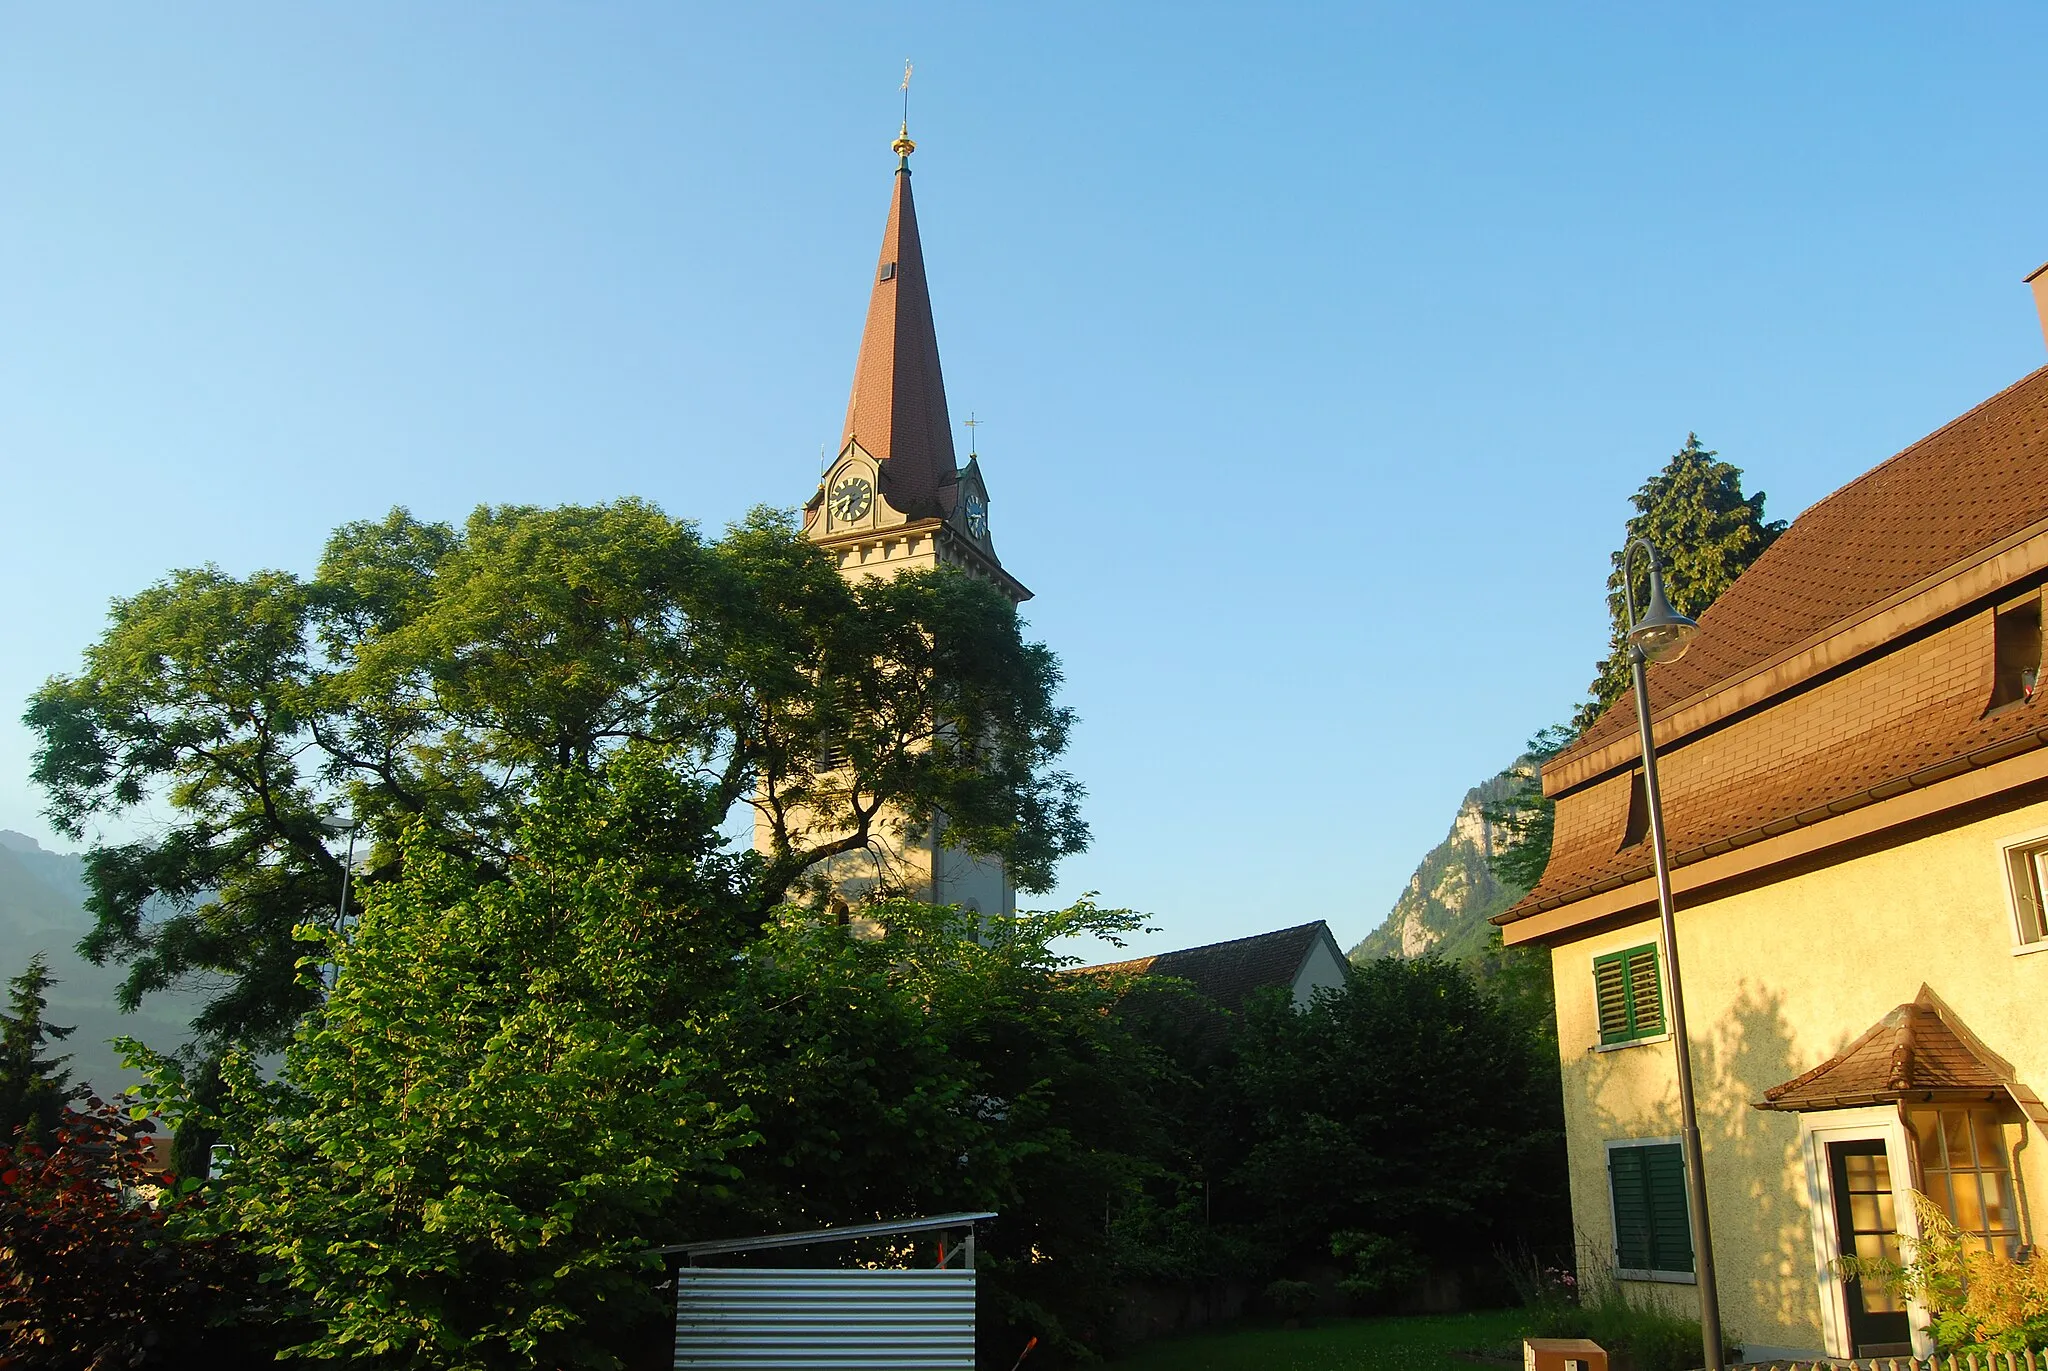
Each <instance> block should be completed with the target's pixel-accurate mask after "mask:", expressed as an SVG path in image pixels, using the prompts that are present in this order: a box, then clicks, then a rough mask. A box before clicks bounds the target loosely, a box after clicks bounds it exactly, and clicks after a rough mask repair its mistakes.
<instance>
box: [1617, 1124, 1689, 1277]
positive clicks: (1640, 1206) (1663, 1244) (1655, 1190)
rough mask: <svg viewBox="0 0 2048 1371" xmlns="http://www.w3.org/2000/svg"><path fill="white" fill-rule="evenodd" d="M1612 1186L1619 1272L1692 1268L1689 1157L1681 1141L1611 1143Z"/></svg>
mask: <svg viewBox="0 0 2048 1371" xmlns="http://www.w3.org/2000/svg"><path fill="white" fill-rule="evenodd" d="M1607 1186H1608V1193H1609V1197H1610V1198H1611V1200H1612V1201H1613V1205H1614V1267H1615V1274H1617V1275H1621V1276H1632V1277H1635V1278H1638V1279H1644V1278H1652V1279H1654V1278H1658V1277H1663V1278H1672V1277H1683V1276H1690V1275H1691V1274H1692V1227H1691V1224H1690V1215H1689V1211H1688V1209H1687V1208H1686V1198H1685V1158H1684V1155H1683V1154H1682V1153H1680V1151H1679V1150H1678V1144H1677V1143H1609V1144H1608V1146H1607Z"/></svg>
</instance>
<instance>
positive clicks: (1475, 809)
mask: <svg viewBox="0 0 2048 1371" xmlns="http://www.w3.org/2000/svg"><path fill="white" fill-rule="evenodd" d="M1529 766H1530V763H1529V762H1528V761H1527V760H1526V759H1524V760H1520V761H1517V762H1516V763H1515V764H1514V765H1513V766H1511V767H1509V768H1508V769H1507V770H1505V771H1502V772H1500V773H1499V774H1498V775H1495V776H1493V777H1491V778H1490V779H1488V780H1486V781H1483V782H1481V783H1480V784H1479V785H1476V786H1474V787H1473V788H1472V789H1470V790H1468V791H1466V792H1465V800H1464V803H1462V804H1460V805H1459V806H1458V813H1457V817H1456V818H1455V819H1453V820H1452V822H1451V831H1450V832H1449V833H1448V834H1446V835H1445V837H1444V840H1443V841H1442V842H1440V843H1438V844H1437V845H1436V846H1435V847H1433V848H1431V849H1430V850H1429V853H1428V855H1426V856H1424V857H1423V859H1422V864H1421V865H1420V866H1418V867H1416V868H1415V874H1414V875H1413V876H1411V877H1409V878H1408V888H1407V889H1406V890H1403V891H1402V892H1401V897H1400V898H1399V899H1398V900H1396V901H1395V902H1394V908H1393V909H1392V911H1391V912H1389V913H1388V915H1387V918H1386V922H1384V923H1382V924H1381V925H1380V926H1379V927H1378V928H1376V929H1374V930H1373V931H1372V932H1370V933H1368V934H1366V936H1365V938H1364V940H1363V941H1361V942H1360V943H1359V944H1358V946H1356V947H1354V948H1352V949H1351V959H1352V960H1353V961H1365V960H1368V959H1370V958H1374V957H1420V956H1423V955H1425V954H1427V953H1432V952H1433V953H1436V954H1437V955H1439V956H1442V957H1445V958H1448V959H1450V960H1452V961H1470V960H1473V959H1475V958H1478V957H1481V956H1484V955H1485V954H1486V953H1487V952H1488V950H1489V949H1490V948H1491V946H1492V941H1493V929H1492V926H1491V925H1490V924H1488V923H1487V920H1488V919H1489V918H1491V917H1492V916H1493V915H1495V914H1498V913H1500V911H1502V910H1503V909H1506V908H1507V907H1508V906H1509V905H1511V904H1513V903H1514V902H1515V901H1516V900H1518V899H1520V898H1521V897H1522V895H1523V893H1524V892H1523V891H1522V890H1521V889H1520V888H1519V887H1517V886H1510V885H1503V884H1502V883H1501V881H1500V879H1499V878H1498V877H1496V876H1495V875H1494V874H1493V869H1492V867H1491V866H1489V865H1488V861H1487V859H1488V858H1490V857H1491V856H1493V854H1494V853H1495V852H1496V851H1497V850H1498V844H1499V842H1500V836H1499V834H1498V833H1497V832H1496V831H1495V829H1494V826H1493V825H1492V824H1491V823H1489V822H1488V821H1487V818H1486V815H1485V814H1484V813H1483V810H1484V809H1485V808H1486V807H1487V806H1489V805H1493V804H1496V803H1498V802H1499V801H1500V800H1502V799H1504V798H1506V797H1507V795H1508V794H1509V793H1510V792H1511V791H1513V790H1514V788H1515V787H1516V786H1517V785H1518V784H1520V783H1521V781H1522V778H1523V777H1525V776H1527V775H1528V774H1529Z"/></svg>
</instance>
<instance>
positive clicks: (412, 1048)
mask: <svg viewBox="0 0 2048 1371" xmlns="http://www.w3.org/2000/svg"><path fill="white" fill-rule="evenodd" d="M694 802H695V795H694V793H693V791H692V790H691V789H690V787H688V786H687V785H684V784H682V783H679V782H678V781H677V780H676V778H674V777H673V776H672V775H670V774H668V773H667V772H666V771H665V770H663V769H662V768H660V767H659V766H654V765H648V764H645V763H642V762H641V761H640V760H639V759H637V758H634V757H631V756H628V757H625V758H622V759H619V760H617V761H615V762H613V763H612V764H611V765H609V766H608V767H607V768H605V771H604V774H603V775H602V776H601V777H596V778H594V777H591V776H588V775H585V774H583V773H579V772H574V771H563V772H558V773H556V774H555V775H554V776H552V777H550V778H549V779H548V780H547V781H545V782H544V783H543V785H542V794H541V796H540V797H538V799H537V801H536V803H534V804H531V805H529V806H528V814H527V822H526V824H525V825H524V826H523V827H522V829H521V830H520V831H519V832H518V833H517V834H516V835H515V841H514V847H515V851H516V853H517V859H516V860H514V861H513V862H511V863H510V864H509V865H508V866H507V867H506V869H505V871H504V874H503V875H501V876H499V877H498V878H496V879H495V880H491V881H488V882H486V883H483V884H481V885H480V884H479V882H478V873H477V870H476V868H475V866H474V865H473V864H470V863H466V862H464V861H463V860H462V859H460V858H457V857H454V856H451V855H449V854H448V853H447V852H445V851H444V850H442V848H441V846H440V843H439V842H438V840H437V839H435V838H433V837H430V836H429V835H428V833H427V829H426V825H425V824H424V823H419V824H416V825H415V826H414V827H413V828H412V829H411V830H410V831H409V832H408V834H407V835H406V837H405V839H404V840H403V842H402V844H401V857H402V861H401V862H400V866H401V867H402V874H401V875H399V876H396V877H394V878H392V879H390V880H386V881H383V882H380V883H378V884H377V885H376V886H374V887H373V888H372V889H371V890H370V891H369V893H368V895H367V899H366V908H365V912H364V914H363V917H362V920H361V921H360V923H359V924H357V925H356V927H355V928H354V930H353V931H352V934H351V935H350V936H348V937H343V936H341V935H339V934H336V933H333V932H331V931H328V930H324V929H322V928H319V927H317V926H305V927H302V929H301V931H300V941H299V943H298V948H299V950H300V951H301V953H302V954H303V962H302V965H301V967H300V971H301V974H302V975H304V976H305V977H306V979H308V980H309V981H317V980H318V979H320V978H321V976H322V973H323V967H324V966H325V965H331V967H332V972H331V974H332V979H333V989H332V992H331V993H330V994H329V995H328V996H327V998H326V1001H325V1003H324V1004H323V1006H322V1007H321V1010H320V1012H319V1013H318V1014H316V1015H311V1016H308V1017H307V1018H306V1019H305V1020H304V1021H302V1023H301V1025H300V1028H299V1031H298V1034H297V1036H296V1037H295V1039H294V1040H293V1042H292V1044H291V1046H290V1047H289V1048H288V1049H287V1050H286V1053H285V1059H284V1065H283V1069H282V1071H281V1072H280V1073H279V1075H278V1076H277V1078H276V1079H275V1080H272V1081H268V1082H266V1081H264V1080H262V1079H261V1078H260V1077H259V1076H258V1074H257V1072H256V1070H255V1069H254V1063H253V1061H252V1059H251V1058H250V1057H249V1056H248V1055H247V1054H246V1052H240V1051H238V1052H236V1053H233V1054H231V1055H230V1056H229V1057H228V1058H227V1060H226V1061H225V1063H224V1064H223V1071H222V1074H223V1077H224V1079H225V1081H226V1091H225V1100H224V1102H223V1104H222V1106H221V1109H220V1113H219V1114H218V1116H216V1117H215V1118H213V1119H211V1120H209V1121H208V1122H209V1123H211V1124H212V1125H213V1126H214V1127H215V1128H217V1129H218V1130H219V1132H220V1136H221V1138H222V1139H223V1141H224V1142H225V1143H226V1144H227V1145H228V1146H230V1147H231V1148H232V1149H233V1160H232V1161H231V1162H229V1163H228V1164H227V1166H226V1169H225V1173H224V1175H223V1177H222V1179H221V1181H220V1182H219V1183H218V1184H217V1185H215V1186H214V1187H213V1188H212V1195H211V1200H212V1202H211V1203H210V1204H209V1205H208V1206H207V1207H206V1208H205V1209H203V1210H201V1211H199V1213H198V1214H197V1215H196V1216H195V1217H194V1219H193V1220H192V1222H191V1224H190V1225H189V1227H188V1233H189V1235H191V1236H201V1237H227V1238H231V1239H233V1240H234V1241H235V1242H236V1243H237V1244H238V1245H240V1246H241V1247H243V1248H244V1249H245V1250H248V1251H250V1252H253V1253H254V1254H256V1255H257V1256H258V1257H259V1258H261V1259H262V1260H264V1261H265V1262H266V1263H268V1264H269V1265H270V1267H271V1268H272V1270H274V1271H275V1272H276V1273H277V1277H278V1280H277V1283H278V1284H279V1285H280V1286H281V1287H282V1288H283V1289H284V1290H285V1291H287V1292H288V1296H287V1298H286V1299H285V1300H284V1301H283V1303H282V1304H281V1305H280V1307H279V1310H278V1312H279V1314H280V1315H281V1316H282V1317H283V1319H284V1322H285V1325H286V1330H285V1331H286V1332H287V1335H288V1336H289V1337H290V1338H291V1339H292V1340H293V1341H292V1346H291V1347H290V1348H289V1349H288V1351H287V1353H286V1355H300V1356H309V1357H314V1358H321V1359H335V1358H338V1359H342V1360H359V1361H362V1362H364V1363H366V1364H367V1363H371V1362H375V1363H377V1364H380V1365H381V1364H389V1365H398V1366H418V1367H451V1368H454V1367H462V1368H486V1367H498V1366H506V1367H512V1366H560V1367H572V1366H598V1367H609V1366H615V1365H617V1364H618V1343H619V1339H620V1337H621V1336H622V1335H623V1330H625V1329H626V1328H628V1327H630V1325H632V1323H633V1322H634V1321H635V1319H636V1317H638V1318H645V1317H646V1316H649V1315H652V1314H654V1313H656V1312H657V1310H658V1304H657V1301H656V1299H655V1296H654V1294H653V1289H652V1287H653V1283H654V1281H655V1280H656V1279H658V1276H650V1275H649V1274H648V1269H649V1267H650V1266H655V1267H657V1268H658V1263H657V1262H655V1261H654V1260H653V1259H652V1258H650V1257H649V1256H648V1255H647V1253H646V1250H645V1249H646V1248H647V1247H648V1246H649V1245H651V1243H652V1242H654V1241H658V1238H655V1237H653V1236H652V1235H653V1234H654V1233H656V1232H657V1231H659V1226H660V1224H661V1216H662V1215H663V1213H664V1211H665V1210H666V1209H668V1208H669V1207H670V1206H671V1205H673V1204H674V1203H676V1202H677V1201H678V1198H679V1196H683V1195H686V1194H689V1193H691V1192H693V1191H694V1190H695V1189H696V1188H699V1187H702V1188H705V1189H707V1190H711V1191H715V1190H716V1189H717V1187H719V1186H721V1185H723V1184H724V1183H725V1182H726V1181H728V1180H729V1179H730V1178H731V1175H732V1172H731V1169H730V1167H728V1166H726V1165H725V1164H724V1161H723V1158H724V1155H725V1152H726V1151H727V1150H728V1149H729V1148H731V1147H733V1146H735V1145H737V1144H740V1143H743V1142H745V1141H746V1140H747V1133H746V1129H745V1115H744V1113H742V1112H739V1111H729V1110H723V1109H720V1108H719V1107H718V1106H717V1105H716V1104H715V1103H713V1102H710V1101H708V1100H706V1099H705V1098H704V1095H703V1093H702V1090H701V1082H702V1080H703V1078H704V1077H705V1075H706V1071H705V1066H704V1062H703V1059H702V1054H701V1051H700V1048H699V1045H698V1042H697V1038H696V1035H695V1033H694V1032H693V1031H692V1030H691V1029H690V1028H689V1027H688V1024H687V1020H688V1017H689V1015H690V1014H691V1012H692V1009H693V1006H694V1003H695V1001H696V1000H697V999H698V998H699V997H700V996H702V995H703V994H704V993H705V992H706V989H707V987H710V986H715V985H717V984H718V983H719V982H720V981H721V980H722V979H724V977H725V975H726V971H725V968H726V967H727V965H728V963H729V960H730V959H729V957H728V956H726V955H724V954H723V949H722V948H721V946H720V945H719V942H718V939H719V935H720V930H719V929H718V927H717V923H718V921H717V919H716V918H715V917H714V918H710V919H707V918H706V917H704V916H703V915H702V914H701V913H700V912H699V911H698V910H696V909H693V908H691V907H690V906H689V905H686V904H685V905H678V904H676V903H675V902H674V900H673V897H674V894H675V886H674V882H673V880H672V875H673V873H672V872H668V871H663V870H661V869H659V867H656V868H655V869H653V870H649V869H645V868H643V867H642V866H641V865H640V864H639V863H638V862H637V861H636V860H635V859H634V855H633V848H634V847H635V846H636V845H637V842H638V836H637V831H636V830H637V828H638V826H639V825H640V824H642V823H644V822H646V821H648V820H650V819H659V818H660V817H662V816H663V815H664V814H667V813H671V812H673V811H674V809H676V808H678V807H687V806H688V805H690V804H692V803H694ZM126 1046H127V1047H128V1048H129V1050H130V1052H131V1055H133V1056H134V1057H135V1058H136V1059H137V1060H138V1061H141V1062H144V1063H146V1064H148V1065H149V1066H150V1067H151V1068H152V1071H153V1074H154V1076H155V1079H156V1082H157V1084H156V1086H155V1087H153V1088H152V1089H153V1092H154V1097H155V1098H156V1099H158V1100H161V1101H162V1102H163V1103H165V1104H167V1105H169V1106H170V1107H172V1108H173V1109H176V1110H179V1111H180V1112H189V1111H192V1110H194V1109H195V1108H198V1107H200V1106H199V1104H198V1102H197V1100H196V1099H194V1098H193V1097H192V1095H191V1093H190V1092H189V1091H188V1090H187V1089H186V1088H185V1086H186V1082H185V1078H184V1076H183V1073H182V1072H181V1071H180V1069H179V1067H178V1066H177V1064H175V1063H173V1062H169V1061H166V1060H164V1059H162V1058H160V1057H152V1056H151V1055H150V1054H148V1053H146V1052H144V1051H143V1050H142V1049H140V1047H139V1045H137V1044H133V1043H129V1044H126ZM145 1093H151V1092H149V1091H146V1092H145Z"/></svg>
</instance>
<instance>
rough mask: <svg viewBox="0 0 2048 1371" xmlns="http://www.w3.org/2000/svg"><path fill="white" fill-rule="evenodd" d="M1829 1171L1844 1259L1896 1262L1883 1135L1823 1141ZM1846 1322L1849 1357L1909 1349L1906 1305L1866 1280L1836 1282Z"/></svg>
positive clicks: (1900, 1353)
mask: <svg viewBox="0 0 2048 1371" xmlns="http://www.w3.org/2000/svg"><path fill="white" fill-rule="evenodd" d="M1828 1170H1829V1171H1830V1172H1831V1173H1832V1177H1833V1181H1834V1191H1835V1234H1836V1238H1837V1240H1838V1247H1839V1249H1840V1251H1841V1254H1842V1255H1843V1256H1845V1257H1862V1258H1864V1259H1865V1260H1869V1259H1873V1258H1882V1259H1885V1260H1889V1261H1893V1262H1896V1261H1898V1260H1899V1225H1898V1204H1897V1200H1896V1198H1895V1197H1894V1195H1893V1193H1892V1174H1891V1160H1890V1158H1888V1157H1887V1156H1886V1155H1885V1144H1884V1139H1882V1138H1858V1139H1855V1140H1853V1141H1849V1142H1831V1143H1829V1144H1828ZM1841 1289H1842V1300H1843V1303H1844V1305H1845V1306H1846V1308H1845V1310H1844V1313H1845V1314H1846V1315H1847V1320H1848V1325H1849V1342H1850V1355H1851V1356H1854V1357H1890V1356H1897V1357H1903V1356H1908V1355H1910V1354H1911V1352H1912V1350H1913V1334H1912V1330H1911V1329H1910V1328H1909V1327H1908V1325H1907V1321H1906V1306H1905V1304H1904V1303H1903V1302H1901V1301H1900V1300H1899V1299H1898V1297H1897V1296H1895V1295H1893V1294H1891V1293H1890V1292H1889V1291H1887V1290H1885V1289H1883V1288H1882V1287H1880V1286H1877V1285H1875V1284H1873V1283H1871V1282H1869V1281H1863V1280H1857V1279H1855V1278H1853V1277H1852V1278H1849V1279H1845V1280H1844V1281H1843V1282H1842V1284H1841Z"/></svg>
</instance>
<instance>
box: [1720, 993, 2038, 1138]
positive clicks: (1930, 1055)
mask: <svg viewBox="0 0 2048 1371" xmlns="http://www.w3.org/2000/svg"><path fill="white" fill-rule="evenodd" d="M2012 1080H2013V1074H2012V1067H2011V1065H2010V1064H2008V1063H2007V1062H2006V1061H2005V1060H2004V1059H2003V1058H2000V1057H1998V1056H1996V1055H1995V1054H1993V1053H1992V1052H1991V1051H1990V1049H1988V1048H1986V1047H1985V1046H1984V1044H1983V1043H1981V1042H1979V1041H1978V1040H1977V1037H1976V1035H1975V1034H1973V1033H1971V1032H1970V1030H1969V1029H1968V1028H1965V1027H1964V1026H1963V1024H1962V1021H1961V1020H1960V1019H1958V1018H1957V1017H1956V1015H1955V1011H1954V1010H1952V1009H1950V1008H1949V1007H1948V1006H1947V1005H1946V1004H1944V1003H1943V1002H1942V1000H1941V997H1940V996H1938V995H1936V994H1935V993H1934V992H1933V991H1932V990H1930V989H1928V988H1927V987H1926V986H1924V985H1923V986H1921V987H1920V993H1919V995H1918V996H1916V997H1915V998H1914V999H1913V1001H1912V1002H1911V1003H1910V1004H1902V1005H1900V1006H1899V1007H1898V1008H1897V1009H1894V1010H1892V1011H1891V1013H1889V1014H1887V1015H1885V1016H1884V1017H1883V1018H1882V1019H1879V1020H1878V1021H1877V1022H1876V1023H1875V1024H1873V1025H1872V1026H1871V1028H1870V1030H1869V1031H1868V1032H1866V1033H1865V1034H1864V1035H1863V1036H1862V1037H1860V1038H1858V1039H1857V1040H1856V1041H1855V1042H1853V1043H1850V1044H1849V1046H1847V1047H1846V1048H1844V1049H1842V1051H1841V1052H1839V1053H1837V1054H1836V1055H1834V1056H1832V1057H1830V1058H1828V1059H1827V1060H1826V1061H1824V1062H1822V1063H1821V1064H1820V1065H1819V1066H1816V1067H1814V1068H1813V1069H1812V1070H1811V1071H1807V1072H1804V1073H1802V1074H1800V1075H1797V1076H1794V1077H1793V1078H1792V1079H1791V1080H1789V1081H1786V1082H1784V1083H1783V1084H1782V1085H1774V1086H1772V1087H1771V1088H1770V1089H1769V1090H1766V1091H1765V1092H1764V1097H1763V1099H1761V1100H1759V1101H1757V1103H1756V1107H1757V1108H1758V1109H1783V1110H1788V1111H1795V1112H1796V1111H1804V1110H1810V1109H1846V1108H1849V1107H1850V1106H1852V1105H1864V1104H1881V1103H1884V1102H1887V1101H1891V1100H1897V1099H1902V1098H1906V1097H1910V1096H1919V1097H1923V1098H1924V1097H1928V1096H1934V1097H1939V1096H1943V1095H1947V1096H1950V1097H1956V1096H1961V1095H1969V1096H1981V1095H1991V1094H1998V1093H2002V1092H2003V1091H2004V1090H2005V1089H2006V1087H2007V1086H2009V1085H2011V1084H2012Z"/></svg>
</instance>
